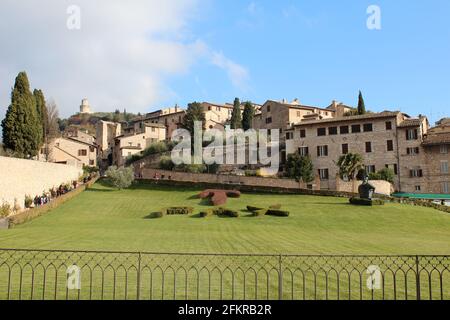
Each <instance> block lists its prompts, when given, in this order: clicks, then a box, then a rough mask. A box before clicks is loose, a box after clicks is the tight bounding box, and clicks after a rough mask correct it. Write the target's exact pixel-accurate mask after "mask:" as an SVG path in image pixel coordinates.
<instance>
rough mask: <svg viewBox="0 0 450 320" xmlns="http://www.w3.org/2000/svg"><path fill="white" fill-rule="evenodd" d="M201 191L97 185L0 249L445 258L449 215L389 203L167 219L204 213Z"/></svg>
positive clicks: (265, 198) (302, 201)
mask: <svg viewBox="0 0 450 320" xmlns="http://www.w3.org/2000/svg"><path fill="white" fill-rule="evenodd" d="M198 191H199V190H195V189H177V190H171V189H169V188H166V187H148V186H147V187H146V186H138V187H136V188H133V189H130V190H124V191H113V190H110V189H108V188H106V187H103V186H101V185H99V184H97V185H96V186H95V188H94V189H92V190H90V191H87V192H84V193H83V194H81V195H80V196H79V197H77V198H76V199H74V200H71V201H69V202H68V203H65V204H63V205H62V206H61V207H59V208H58V209H56V210H54V211H53V212H51V213H49V214H47V215H45V216H43V217H41V218H39V219H36V220H34V221H31V222H29V223H27V224H24V225H21V226H18V227H16V228H14V229H11V230H6V231H0V247H3V248H40V249H49V248H50V249H73V250H81V249H87V250H129V251H138V250H141V251H151V252H193V253H195V252H200V253H207V252H209V253H284V254H287V253H297V254H318V253H320V254H449V253H450V215H448V214H445V213H442V212H439V211H435V210H433V209H428V208H421V207H412V206H406V205H399V204H387V205H386V206H382V207H373V208H368V207H355V206H351V205H349V204H347V200H346V199H340V198H327V197H312V196H293V195H253V194H245V195H243V196H242V197H241V199H229V202H228V206H227V207H229V208H233V209H237V210H244V209H245V207H246V205H247V204H250V205H257V206H268V205H270V204H275V203H280V204H283V208H284V209H286V210H289V211H291V216H290V217H289V218H275V217H259V218H250V217H246V215H248V213H247V212H244V211H243V212H241V214H242V217H240V218H238V219H227V218H218V217H211V218H207V219H201V218H194V217H188V216H169V217H164V218H162V219H145V217H146V216H147V215H148V214H150V213H151V212H154V211H158V210H160V209H161V208H162V207H167V206H177V205H178V206H181V205H189V206H195V207H196V211H197V212H199V211H200V209H202V208H205V204H202V203H201V202H200V200H199V199H195V198H193V196H194V195H195V194H196V193H198Z"/></svg>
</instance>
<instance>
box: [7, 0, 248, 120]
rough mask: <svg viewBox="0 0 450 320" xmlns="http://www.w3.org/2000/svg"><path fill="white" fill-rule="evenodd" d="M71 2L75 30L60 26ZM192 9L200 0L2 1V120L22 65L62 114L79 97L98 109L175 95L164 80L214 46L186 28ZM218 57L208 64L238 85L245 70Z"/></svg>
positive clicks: (141, 105) (144, 105) (136, 107)
mask: <svg viewBox="0 0 450 320" xmlns="http://www.w3.org/2000/svg"><path fill="white" fill-rule="evenodd" d="M73 4H75V5H78V6H79V7H80V8H81V29H80V30H68V28H67V27H66V21H67V19H68V17H69V15H68V14H67V12H66V10H67V8H68V7H69V5H73ZM198 7H199V3H198V0H165V1H159V0H134V1H130V2H125V1H120V0H108V1H106V0H103V1H100V0H98V1H92V0H70V1H68V0H58V1H53V0H40V1H25V0H2V4H1V11H0V43H2V49H1V50H0V84H1V86H0V108H1V109H0V118H1V116H2V114H3V113H4V110H5V107H6V106H7V105H8V104H9V95H10V92H9V91H10V87H11V86H12V85H13V81H14V77H15V76H16V75H17V73H18V72H19V71H22V70H26V71H27V72H28V75H29V77H30V82H31V85H32V87H33V88H34V87H37V88H41V89H43V90H44V92H45V93H46V94H47V96H48V97H53V98H54V99H55V100H56V102H57V104H58V105H59V108H60V111H61V113H62V115H64V116H67V115H70V114H73V113H74V112H76V111H78V106H79V104H80V101H81V99H82V98H84V97H87V98H89V100H90V102H91V104H92V106H93V108H94V109H95V110H97V111H106V110H113V109H115V108H126V109H127V110H128V111H134V112H137V111H141V112H142V111H147V110H148V109H149V108H150V107H152V106H157V105H158V104H159V103H161V102H162V101H170V98H172V97H175V96H176V93H175V92H174V90H173V89H172V88H170V87H168V86H167V84H166V83H167V79H168V78H169V77H170V76H174V75H179V74H186V73H188V72H189V70H190V67H191V66H192V65H193V64H194V63H195V62H196V61H198V60H199V59H206V60H209V61H210V60H211V59H212V58H211V53H210V52H212V51H213V50H212V49H211V48H209V47H208V46H207V45H206V44H205V43H203V42H202V41H201V40H199V39H196V37H193V36H192V35H191V34H190V33H189V28H188V26H189V23H190V19H191V17H192V16H193V15H194V14H195V13H196V11H197V10H198ZM219 56H220V58H217V59H216V60H214V61H216V63H214V64H215V65H217V66H218V67H220V68H222V69H224V70H225V71H226V72H227V74H228V76H230V78H231V79H232V82H233V83H234V84H237V85H241V84H242V79H243V78H245V76H246V74H247V73H246V71H245V69H244V68H243V67H241V66H239V65H238V64H237V63H235V62H233V61H231V60H229V59H227V58H226V57H224V56H223V55H219ZM235 76H236V77H237V79H234V77H235Z"/></svg>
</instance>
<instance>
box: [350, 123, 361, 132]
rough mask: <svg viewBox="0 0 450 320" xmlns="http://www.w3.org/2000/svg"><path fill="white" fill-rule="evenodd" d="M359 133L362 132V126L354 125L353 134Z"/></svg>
mask: <svg viewBox="0 0 450 320" xmlns="http://www.w3.org/2000/svg"><path fill="white" fill-rule="evenodd" d="M359 132H361V125H360V124H354V125H352V133H359Z"/></svg>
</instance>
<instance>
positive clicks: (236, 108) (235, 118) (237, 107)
mask: <svg viewBox="0 0 450 320" xmlns="http://www.w3.org/2000/svg"><path fill="white" fill-rule="evenodd" d="M230 125H231V129H240V128H242V115H241V102H240V101H239V98H236V99H234V103H233V112H232V113H231V120H230Z"/></svg>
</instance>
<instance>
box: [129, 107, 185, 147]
mask: <svg viewBox="0 0 450 320" xmlns="http://www.w3.org/2000/svg"><path fill="white" fill-rule="evenodd" d="M185 114H186V110H184V109H182V108H180V107H179V106H175V107H173V108H166V109H161V110H157V111H154V112H151V113H148V114H146V115H145V116H143V117H141V119H137V120H135V121H134V122H133V123H132V125H131V126H129V127H128V128H125V129H124V132H125V133H126V134H131V133H132V132H133V130H135V126H136V124H139V123H153V124H161V125H164V126H165V128H166V139H168V140H170V137H171V136H172V133H173V131H175V130H176V129H178V128H180V124H181V122H182V121H183V118H184V115H185Z"/></svg>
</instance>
